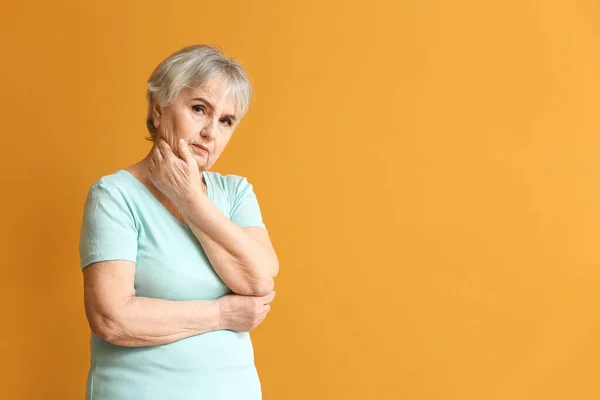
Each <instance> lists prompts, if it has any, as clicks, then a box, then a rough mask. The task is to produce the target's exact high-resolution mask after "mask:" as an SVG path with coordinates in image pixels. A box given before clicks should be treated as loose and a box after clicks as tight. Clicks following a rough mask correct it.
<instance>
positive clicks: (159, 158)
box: [151, 141, 164, 162]
mask: <svg viewBox="0 0 600 400" xmlns="http://www.w3.org/2000/svg"><path fill="white" fill-rule="evenodd" d="M163 158H164V157H163V154H162V152H161V151H160V141H159V142H158V144H157V145H156V147H154V150H152V158H151V160H156V161H158V162H161V161H162V160H163Z"/></svg>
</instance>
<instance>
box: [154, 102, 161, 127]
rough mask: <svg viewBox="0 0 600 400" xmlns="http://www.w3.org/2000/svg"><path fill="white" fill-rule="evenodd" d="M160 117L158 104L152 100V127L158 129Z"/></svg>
mask: <svg viewBox="0 0 600 400" xmlns="http://www.w3.org/2000/svg"><path fill="white" fill-rule="evenodd" d="M161 116H162V107H161V106H160V105H159V104H158V101H156V99H152V120H153V121H154V127H155V128H156V129H158V127H159V126H160V117H161Z"/></svg>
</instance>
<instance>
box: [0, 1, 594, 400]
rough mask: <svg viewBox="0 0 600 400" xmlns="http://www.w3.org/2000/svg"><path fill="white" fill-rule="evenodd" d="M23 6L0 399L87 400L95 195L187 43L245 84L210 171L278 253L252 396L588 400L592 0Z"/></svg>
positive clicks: (7, 71) (5, 174)
mask: <svg viewBox="0 0 600 400" xmlns="http://www.w3.org/2000/svg"><path fill="white" fill-rule="evenodd" d="M11 3H12V4H6V5H4V6H3V10H2V12H1V13H0V43H1V57H2V62H1V63H0V87H1V88H2V95H1V96H0V117H1V127H2V144H3V146H2V156H1V157H0V163H1V164H0V178H1V185H2V186H1V187H2V203H1V210H2V211H1V212H2V237H1V238H0V239H1V242H0V246H2V248H1V249H0V250H1V254H2V272H3V277H2V279H1V280H0V285H1V286H0V296H1V297H0V304H1V305H2V310H1V311H2V314H1V315H2V317H1V321H2V329H1V333H0V334H1V339H0V346H1V347H0V354H2V362H1V363H0V369H1V371H0V372H1V375H0V376H1V381H2V382H1V384H0V390H1V392H2V393H1V394H0V397H2V398H4V399H11V400H17V399H61V400H69V399H82V398H83V395H84V391H85V377H86V372H87V366H88V361H89V348H88V340H89V336H88V335H89V334H88V326H87V323H86V320H85V314H84V309H83V297H82V296H83V292H82V290H83V289H82V276H81V272H80V269H79V258H78V257H79V256H78V240H79V228H80V223H81V214H82V210H83V202H84V200H85V195H86V193H87V190H88V189H89V186H90V185H91V183H92V182H94V181H95V180H96V179H98V178H99V177H100V176H102V175H105V174H110V173H112V172H114V171H116V170H117V169H120V168H123V167H126V166H129V165H131V164H133V163H134V162H136V161H138V160H139V159H141V158H142V157H143V156H144V155H145V154H146V153H147V151H148V150H149V143H148V142H146V141H145V140H144V137H145V136H146V135H147V131H146V130H145V125H144V121H145V113H146V101H145V97H144V96H145V82H146V79H147V78H148V76H149V75H150V73H151V71H152V69H153V68H154V67H155V66H156V65H157V64H158V63H159V62H160V61H161V60H162V59H163V58H165V57H166V56H167V55H168V54H170V53H171V52H173V51H175V50H178V49H179V48H181V47H183V46H185V45H189V44H194V43H208V44H212V45H217V46H220V47H221V48H222V49H223V50H224V51H225V53H226V54H228V55H230V56H233V57H234V58H236V59H238V60H239V61H240V62H241V63H242V64H243V65H244V66H245V68H246V69H247V71H248V73H249V75H250V77H251V80H252V82H253V84H254V88H255V93H256V97H255V101H254V102H253V104H252V106H251V108H250V111H249V114H248V115H247V116H246V118H245V119H244V120H243V121H242V123H241V125H240V127H239V128H238V130H237V131H236V133H235V134H234V136H233V139H232V141H231V142H230V144H229V146H228V148H227V149H226V150H225V153H224V154H223V156H222V158H221V159H220V160H219V161H218V162H217V164H216V166H215V168H214V170H216V171H219V172H221V173H223V174H225V173H236V174H240V175H244V176H247V177H248V178H249V180H250V182H251V183H253V184H254V188H255V190H256V192H257V195H258V198H259V202H260V204H261V208H262V210H263V216H264V220H265V223H266V224H267V226H268V228H269V231H270V234H271V236H272V239H273V242H274V245H275V247H276V249H277V252H278V255H279V258H280V263H281V273H280V275H279V277H278V279H277V282H276V290H277V292H278V295H277V299H276V300H275V302H274V304H273V309H272V312H271V314H270V315H269V316H268V318H267V320H266V321H265V323H264V324H263V325H261V326H260V327H259V328H258V329H257V330H256V331H255V332H254V334H253V338H254V343H255V351H256V364H257V367H258V369H259V373H260V376H261V379H262V383H263V391H264V398H265V400H270V399H285V400H291V399H303V400H304V399H415V400H421V399H423V400H425V399H440V400H442V399H443V400H449V399H460V400H469V399H486V400H494V399H510V400H519V399H527V400H531V399H540V400H541V399H544V400H550V399H597V398H599V397H600V379H599V378H598V374H599V372H598V363H599V362H598V360H599V359H600V345H599V344H598V343H599V340H598V338H599V337H600V318H599V316H598V303H599V301H600V294H599V293H600V292H599V289H600V272H599V265H600V263H599V262H600V246H599V245H598V240H599V239H600V190H599V189H598V182H599V181H600V166H599V162H598V154H599V150H600V135H599V128H600V118H599V117H598V106H599V100H600V56H599V54H600V52H599V51H598V49H599V48H600V5H599V4H598V2H597V1H591V0H576V1H574V0H557V1H551V2H542V1H528V0H509V1H507V0H503V1H500V0H497V1H491V2H490V1H478V0H453V1H441V0H420V1H401V2H396V1H392V0H389V1H387V2H384V1H381V0H375V1H358V0H355V1H347V0H344V1H342V0H339V1H322V0H319V1H314V0H311V1H296V2H287V4H282V2H276V1H269V2H266V1H252V2H250V1H230V2H192V1H174V2H164V1H160V2H159V1H147V0H146V1H127V2H121V1H114V0H113V1H103V2H88V1H85V2H84V1H64V2H59V3H56V2H42V1H36V2H24V1H22V2H11Z"/></svg>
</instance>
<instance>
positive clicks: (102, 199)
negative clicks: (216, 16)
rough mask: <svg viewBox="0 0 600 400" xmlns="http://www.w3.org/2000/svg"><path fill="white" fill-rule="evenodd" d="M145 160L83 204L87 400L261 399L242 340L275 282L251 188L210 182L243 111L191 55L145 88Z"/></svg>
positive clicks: (224, 79)
mask: <svg viewBox="0 0 600 400" xmlns="http://www.w3.org/2000/svg"><path fill="white" fill-rule="evenodd" d="M147 95H148V118H147V127H148V129H149V131H150V135H151V138H149V140H150V139H151V140H152V142H153V146H152V149H151V150H150V152H149V153H148V155H147V156H146V157H145V158H144V159H143V160H141V161H139V162H137V163H136V164H134V165H131V166H130V167H128V168H125V169H121V170H119V171H117V172H115V173H113V174H111V175H107V176H103V177H102V178H100V179H99V180H98V181H96V182H95V183H94V184H93V185H92V186H91V189H90V190H89V193H88V196H87V200H86V203H85V206H84V215H83V222H82V227H81V238H80V255H81V267H82V268H83V276H84V297H85V310H86V315H87V318H88V321H89V325H90V328H91V331H92V333H91V365H90V369H89V373H88V383H87V399H88V400H135V399H144V400H152V399H157V400H158V399H160V400H171V399H177V400H186V399H190V400H191V399H235V400H239V399H260V398H261V385H260V381H259V378H258V374H257V371H256V367H255V365H254V352H253V348H252V342H251V340H250V336H249V331H251V330H252V329H254V328H255V327H256V326H257V325H259V324H260V323H261V322H262V321H263V320H264V318H265V316H266V314H267V313H268V312H269V309H270V303H271V301H272V300H273V297H274V294H275V293H274V292H273V285H274V283H273V281H274V277H275V276H276V275H277V272H278V269H279V263H278V260H277V256H276V253H275V251H274V249H273V246H272V245H271V242H270V238H269V235H268V233H267V231H266V229H265V225H264V223H263V221H262V217H261V212H260V208H259V205H258V202H257V198H256V195H255V193H254V192H253V187H252V185H251V184H250V183H248V180H247V179H246V178H244V177H242V176H238V175H232V174H229V175H225V176H223V175H221V174H219V173H218V172H214V171H210V169H211V167H212V166H213V165H214V163H215V162H216V161H217V159H218V158H219V156H220V155H221V153H222V152H223V150H224V149H225V146H226V145H227V143H228V142H229V139H230V138H231V135H232V134H233V131H234V130H235V128H236V127H237V125H238V124H239V123H240V120H241V119H242V117H243V116H244V115H245V113H246V111H247V109H248V106H249V102H250V97H251V87H250V83H249V81H248V79H247V77H246V74H245V72H244V70H243V69H242V67H241V66H240V65H239V64H238V63H237V62H236V61H234V60H232V59H229V58H226V57H225V56H224V55H223V54H222V53H221V52H220V51H219V50H217V49H215V48H213V47H210V46H206V45H197V46H190V47H186V48H184V49H182V50H180V51H178V52H176V53H174V54H172V55H171V56H169V57H168V58H167V59H165V60H164V61H163V62H162V63H161V64H160V65H159V66H158V67H157V68H156V69H155V70H154V71H153V73H152V75H151V76H150V79H149V81H148V93H147Z"/></svg>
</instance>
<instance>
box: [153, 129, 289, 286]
mask: <svg viewBox="0 0 600 400" xmlns="http://www.w3.org/2000/svg"><path fill="white" fill-rule="evenodd" d="M148 177H149V178H150V181H151V182H152V183H153V184H154V185H155V186H156V187H157V188H158V189H159V190H160V191H161V192H163V193H164V194H165V195H167V196H168V197H169V198H170V199H171V201H173V202H174V203H175V205H176V206H177V209H178V210H179V212H180V213H181V214H182V215H183V217H184V219H185V221H186V223H187V224H188V226H189V227H190V229H191V230H192V231H193V232H194V235H196V238H198V240H199V241H200V244H202V248H203V249H204V252H205V253H206V255H207V257H208V259H209V261H210V262H211V264H212V267H213V269H214V270H215V272H216V273H217V274H218V275H219V277H220V278H221V279H222V280H223V282H225V284H226V285H227V286H228V287H229V288H230V289H231V290H232V291H233V292H234V293H237V294H241V295H247V296H265V295H267V294H270V293H271V291H273V286H274V282H273V280H274V278H275V276H276V275H277V272H278V271H279V261H278V260H277V255H276V254H275V250H274V249H273V245H272V244H271V240H270V239H269V235H268V233H267V231H266V230H265V229H263V228H262V227H252V226H248V227H247V228H241V227H240V226H238V225H237V224H236V223H235V222H233V221H231V220H230V219H229V218H227V217H226V216H225V215H224V214H223V213H221V210H219V209H218V208H217V206H216V205H215V204H213V202H212V201H210V199H209V198H208V196H207V195H206V194H204V193H202V192H201V191H199V190H197V188H198V187H200V181H201V175H200V171H199V170H198V165H197V163H196V161H195V159H194V158H193V156H192V155H191V153H190V150H189V148H188V145H187V144H186V142H185V141H184V140H180V141H179V156H177V155H175V153H174V152H173V150H172V149H171V147H170V146H169V145H168V144H167V142H166V141H164V140H162V139H160V140H159V142H158V143H157V145H156V146H155V148H154V149H153V151H152V157H151V159H150V161H149V165H148ZM245 223H246V222H244V224H245Z"/></svg>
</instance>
